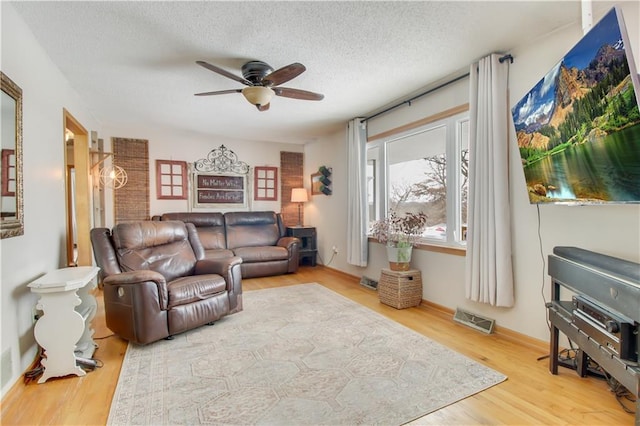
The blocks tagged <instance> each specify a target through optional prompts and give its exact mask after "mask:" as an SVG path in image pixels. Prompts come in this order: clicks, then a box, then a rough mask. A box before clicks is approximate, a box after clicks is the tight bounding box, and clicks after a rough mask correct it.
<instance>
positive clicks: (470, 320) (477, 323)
mask: <svg viewBox="0 0 640 426" xmlns="http://www.w3.org/2000/svg"><path fill="white" fill-rule="evenodd" d="M453 320H454V321H457V322H459V323H461V324H464V325H468V326H469V327H471V328H475V329H476V330H480V331H482V332H483V333H487V334H491V333H493V326H494V324H495V323H496V321H495V320H493V319H491V318H486V317H483V316H481V315H478V314H474V313H471V312H469V311H465V310H464V309H460V308H457V309H456V313H455V314H454V315H453Z"/></svg>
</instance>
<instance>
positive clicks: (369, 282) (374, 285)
mask: <svg viewBox="0 0 640 426" xmlns="http://www.w3.org/2000/svg"><path fill="white" fill-rule="evenodd" d="M360 284H362V285H363V286H365V287H368V288H370V289H373V290H377V289H378V281H376V280H374V279H373V278H369V277H365V276H364V275H363V276H362V278H360Z"/></svg>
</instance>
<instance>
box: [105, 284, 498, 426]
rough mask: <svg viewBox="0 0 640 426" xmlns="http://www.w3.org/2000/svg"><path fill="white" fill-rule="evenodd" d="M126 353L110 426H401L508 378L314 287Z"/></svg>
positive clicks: (261, 297) (285, 291)
mask: <svg viewBox="0 0 640 426" xmlns="http://www.w3.org/2000/svg"><path fill="white" fill-rule="evenodd" d="M243 300H244V311H242V312H240V313H237V314H234V315H230V316H228V317H225V318H224V319H222V320H220V321H218V322H217V323H216V324H215V325H214V326H209V327H208V326H204V327H200V328H198V329H196V330H193V331H190V332H187V333H184V334H181V335H179V336H176V338H175V339H174V340H170V341H169V340H162V341H159V342H156V343H153V344H150V345H147V346H139V345H134V344H129V347H128V349H127V353H126V355H125V359H124V364H123V366H122V371H121V372H120V378H119V381H118V385H117V388H116V392H115V395H114V397H113V402H112V405H111V412H110V414H109V420H108V424H111V425H125V424H126V425H131V424H134V425H163V424H164V425H174V424H184V425H197V424H215V425H254V424H255V425H355V424H367V425H372V424H383V425H394V424H395V425H400V424H404V423H407V422H409V421H412V420H414V419H416V418H419V417H421V416H424V415H425V414H427V413H430V412H432V411H435V410H437V409H439V408H442V407H444V406H446V405H449V404H452V403H454V402H456V401H459V400H461V399H464V398H466V397H468V396H470V395H473V394H475V393H477V392H480V391H482V390H485V389H487V388H489V387H491V386H493V385H495V384H497V383H500V382H502V381H503V380H505V379H506V376H504V375H502V374H500V373H498V372H496V371H494V370H492V369H490V368H487V367H485V366H483V365H481V364H479V363H477V362H475V361H473V360H471V359H469V358H467V357H465V356H463V355H461V354H459V353H456V352H454V351H452V350H450V349H447V348H446V347H444V346H442V345H440V344H438V343H436V342H433V341H431V340H429V339H427V338H426V337H424V336H422V335H420V334H418V333H416V332H414V331H413V330H411V329H408V328H406V327H404V326H402V325H400V324H398V323H396V322H394V321H392V320H389V319H388V318H386V317H384V316H382V315H380V314H378V313H376V312H374V311H372V310H370V309H368V308H366V307H363V306H361V305H359V304H357V303H355V302H352V301H351V300H349V299H347V298H345V297H343V296H341V295H339V294H337V293H335V292H333V291H331V290H328V289H327V288H325V287H323V286H321V285H319V284H301V285H296V286H291V287H278V288H273V289H267V290H257V291H247V292H245V293H244V295H243Z"/></svg>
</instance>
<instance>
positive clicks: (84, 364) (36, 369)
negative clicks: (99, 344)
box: [23, 334, 113, 385]
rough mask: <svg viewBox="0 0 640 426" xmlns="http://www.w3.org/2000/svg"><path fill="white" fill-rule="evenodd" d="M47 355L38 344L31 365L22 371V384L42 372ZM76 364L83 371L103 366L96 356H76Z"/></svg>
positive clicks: (29, 381) (30, 380) (34, 378)
mask: <svg viewBox="0 0 640 426" xmlns="http://www.w3.org/2000/svg"><path fill="white" fill-rule="evenodd" d="M111 336H113V334H110V335H108V336H104V337H100V338H97V339H106V338H108V337H111ZM46 358H47V356H46V354H45V351H44V349H43V348H42V347H41V346H38V353H37V355H36V359H35V360H34V361H33V363H32V364H31V367H29V369H28V370H27V371H26V372H25V373H24V380H23V381H24V384H25V385H28V384H29V383H31V382H32V381H34V380H36V379H37V378H38V377H40V376H41V375H42V373H44V365H42V360H43V359H46ZM76 365H78V366H79V367H80V368H82V369H83V370H84V371H87V372H90V371H93V370H95V369H96V368H102V367H103V366H104V362H102V360H100V359H98V358H82V357H78V356H76Z"/></svg>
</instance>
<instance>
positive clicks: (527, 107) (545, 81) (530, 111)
mask: <svg viewBox="0 0 640 426" xmlns="http://www.w3.org/2000/svg"><path fill="white" fill-rule="evenodd" d="M605 44H609V45H611V46H615V47H616V48H619V49H623V48H624V45H623V42H622V35H621V34H620V26H619V25H618V18H617V16H616V11H615V9H611V10H610V11H609V12H608V13H607V14H606V15H605V16H604V17H603V18H602V19H601V20H600V22H598V23H597V24H596V25H594V26H593V28H591V30H590V31H589V32H588V33H587V34H586V35H585V36H584V37H583V38H582V39H581V40H580V41H579V42H578V44H576V45H575V46H574V47H573V48H572V49H571V50H570V51H569V52H568V53H567V54H566V55H565V56H564V57H563V58H562V59H561V60H560V62H558V63H557V64H556V65H555V66H554V67H553V68H552V69H551V70H550V71H549V72H548V73H547V74H546V75H545V76H544V77H543V78H542V80H540V81H539V82H538V83H537V84H536V85H535V87H534V88H533V89H531V91H530V92H529V93H527V94H526V95H525V96H524V98H522V99H521V100H520V101H519V102H518V103H517V104H516V105H515V106H514V107H513V108H512V109H511V113H512V115H513V122H514V124H515V127H516V130H520V129H522V128H524V127H526V126H527V125H529V124H532V123H535V122H536V121H538V118H539V117H541V116H542V115H546V116H547V117H549V116H550V114H551V113H552V112H553V107H554V100H555V88H556V77H557V75H558V72H559V71H560V66H561V65H562V64H563V63H564V65H565V67H567V68H573V67H575V68H577V69H579V70H582V69H584V68H585V67H587V66H588V65H589V63H590V62H591V60H592V59H593V58H594V57H595V55H596V53H597V52H598V49H600V47H602V46H603V45H605Z"/></svg>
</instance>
